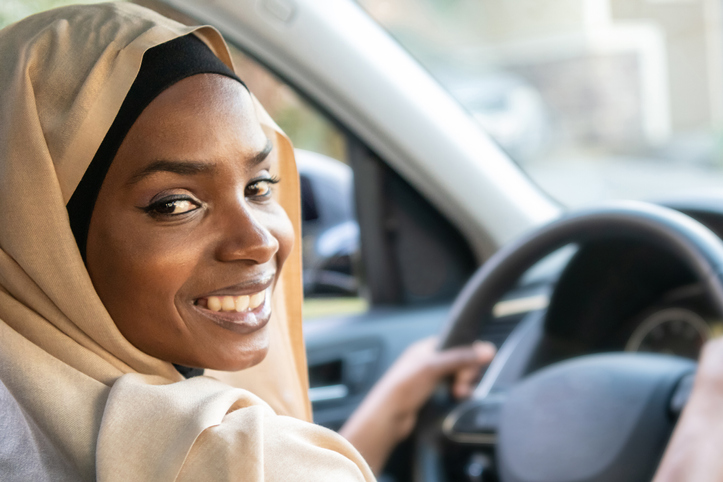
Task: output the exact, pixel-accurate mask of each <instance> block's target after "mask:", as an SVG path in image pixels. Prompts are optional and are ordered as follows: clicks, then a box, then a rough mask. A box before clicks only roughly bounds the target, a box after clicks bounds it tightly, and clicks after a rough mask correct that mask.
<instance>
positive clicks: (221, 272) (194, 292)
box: [86, 74, 293, 370]
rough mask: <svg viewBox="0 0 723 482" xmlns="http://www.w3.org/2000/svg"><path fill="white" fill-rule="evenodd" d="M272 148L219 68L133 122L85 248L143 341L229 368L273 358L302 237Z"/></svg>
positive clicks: (116, 315)
mask: <svg viewBox="0 0 723 482" xmlns="http://www.w3.org/2000/svg"><path fill="white" fill-rule="evenodd" d="M270 149H271V143H270V141H269V140H268V139H267V137H266V135H265V134H264V132H263V131H262V129H261V127H260V126H259V124H258V121H257V120H256V116H255V114H254V109H253V106H252V103H251V97H250V95H249V94H248V92H247V91H246V89H245V88H244V87H243V86H242V85H241V84H239V83H238V82H236V81H234V80H232V79H229V78H226V77H223V76H220V75H213V74H202V75H195V76H192V77H189V78H187V79H184V80H182V81H180V82H178V83H177V84H175V85H173V86H172V87H170V88H168V89H167V90H165V91H164V92H163V93H161V94H160V95H159V96H158V97H157V98H156V99H154V100H153V102H151V103H150V104H149V105H148V107H147V108H146V109H145V110H144V111H143V113H142V114H141V115H140V116H139V117H138V119H137V120H136V122H135V123H134V124H133V126H132V127H131V129H130V131H129V132H128V135H127V136H126V137H125V139H124V140H123V143H122V144H121V146H120V148H119V150H118V153H117V155H116V157H115V158H114V160H113V162H112V164H111V166H110V169H109V170H108V174H107V176H106V178H105V180H104V181H103V185H102V186H101V189H100V193H99V195H98V200H97V202H96V205H95V208H94V211H93V215H92V217H91V222H90V228H89V232H88V241H87V250H86V256H87V265H88V271H89V273H90V277H91V279H92V280H93V284H94V285H95V288H96V290H97V292H98V295H99V296H100V298H101V300H102V301H103V303H104V305H105V306H106V308H107V309H108V312H109V313H110V315H111V317H112V318H113V320H114V321H115V323H116V325H117V326H118V328H119V329H120V331H121V333H122V334H123V336H125V337H126V338H127V339H128V340H129V341H130V342H131V343H132V344H133V345H135V346H136V347H137V348H139V349H140V350H142V351H144V352H145V353H148V354H149V355H152V356H155V357H157V358H160V359H163V360H166V361H170V362H173V363H177V364H181V365H186V366H192V367H202V368H213V369H218V370H239V369H242V368H246V367H250V366H252V365H254V364H256V363H258V362H260V361H261V360H262V359H263V358H264V356H265V355H266V351H267V349H268V330H267V328H266V324H267V322H268V320H269V317H270V315H271V303H270V301H271V300H270V297H271V291H272V289H273V287H274V284H275V281H276V279H277V277H278V275H279V272H280V270H281V267H282V265H283V263H284V260H285V259H286V258H287V256H288V255H289V252H290V250H291V246H292V244H293V230H292V227H291V223H290V222H289V219H288V217H287V216H286V213H285V212H284V210H283V209H282V208H281V206H280V205H279V204H278V203H277V202H276V200H275V199H274V196H273V194H272V191H273V184H274V183H275V182H276V181H277V178H276V177H275V173H276V172H277V165H276V164H277V160H276V152H275V151H274V150H270Z"/></svg>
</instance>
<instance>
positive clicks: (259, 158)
mask: <svg viewBox="0 0 723 482" xmlns="http://www.w3.org/2000/svg"><path fill="white" fill-rule="evenodd" d="M273 148H274V144H273V143H272V142H271V139H266V145H265V146H264V148H263V149H261V151H259V153H258V154H256V155H255V156H253V157H252V158H251V159H249V164H250V166H251V167H253V166H255V165H257V164H260V163H262V162H263V161H264V159H266V158H267V157H269V154H270V153H271V150H272V149H273Z"/></svg>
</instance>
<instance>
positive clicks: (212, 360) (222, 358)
mask: <svg viewBox="0 0 723 482" xmlns="http://www.w3.org/2000/svg"><path fill="white" fill-rule="evenodd" d="M219 348H220V347H219ZM224 348H225V349H224V350H219V349H217V350H214V351H213V356H209V357H202V358H201V359H200V360H198V361H199V362H200V363H197V364H195V365H193V366H198V367H200V368H207V369H210V370H218V371H224V372H236V371H239V370H245V369H247V368H251V367H253V366H256V365H258V364H259V363H261V362H262V361H263V360H264V358H266V354H267V353H268V352H269V335H268V330H267V329H266V328H263V329H261V330H259V332H257V333H255V334H254V335H253V336H251V337H249V336H247V337H246V339H245V340H243V342H242V343H239V344H237V345H235V346H226V347H224Z"/></svg>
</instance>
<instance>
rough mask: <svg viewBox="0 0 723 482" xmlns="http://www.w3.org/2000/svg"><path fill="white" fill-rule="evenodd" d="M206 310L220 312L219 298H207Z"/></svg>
mask: <svg viewBox="0 0 723 482" xmlns="http://www.w3.org/2000/svg"><path fill="white" fill-rule="evenodd" d="M208 309H209V310H211V311H221V298H219V297H218V296H209V297H208Z"/></svg>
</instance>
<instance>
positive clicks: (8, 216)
mask: <svg viewBox="0 0 723 482" xmlns="http://www.w3.org/2000/svg"><path fill="white" fill-rule="evenodd" d="M191 32H193V34H194V35H196V36H198V37H199V38H201V39H202V40H203V41H204V42H205V43H206V44H207V45H208V46H209V47H210V48H211V49H212V50H213V52H214V53H215V54H216V55H217V56H218V57H219V58H220V59H221V60H222V61H223V62H225V63H226V64H227V65H228V66H229V67H231V68H233V65H232V62H231V58H230V56H229V53H228V51H227V48H226V45H225V44H224V41H223V39H222V38H221V36H220V34H219V33H218V32H217V31H216V30H214V29H212V28H210V27H201V28H190V27H185V26H183V25H181V24H178V23H175V22H173V21H171V20H168V19H166V18H164V17H161V16H159V15H157V14H155V13H154V12H151V11H149V10H146V9H143V8H141V7H138V6H135V5H131V4H125V3H119V4H99V5H92V6H75V7H67V8H61V9H56V10H52V11H48V12H45V13H42V14H39V15H35V16H33V17H29V18H27V19H25V20H23V21H21V22H18V23H16V24H13V25H11V26H9V27H7V28H5V29H4V30H2V31H0V66H1V67H0V379H1V380H2V381H3V382H4V384H5V385H6V386H7V387H8V389H9V390H10V392H11V393H12V394H13V396H14V397H15V398H16V399H17V400H18V402H19V404H20V405H21V406H22V408H23V410H24V411H25V413H26V415H27V416H28V417H30V418H32V420H33V421H34V422H35V423H36V424H37V426H38V427H39V428H40V429H41V430H42V431H43V432H44V433H45V434H46V435H47V436H48V437H49V439H50V440H51V442H52V443H53V444H54V445H55V446H56V447H57V448H58V449H59V450H60V452H61V453H62V454H63V455H64V456H65V457H66V458H67V459H68V462H69V463H70V465H71V466H72V467H74V470H76V471H77V472H79V473H80V474H81V477H82V478H83V479H84V480H85V479H87V480H92V479H94V478H97V479H98V480H101V481H130V480H132V481H172V480H194V481H196V480H224V481H225V480H244V481H260V480H279V481H280V480H296V481H306V480H308V481H321V480H330V481H344V480H371V479H373V476H372V475H371V472H370V471H369V468H368V467H367V465H366V464H365V462H364V461H363V460H362V459H361V457H360V456H359V454H358V453H357V452H356V451H355V450H354V449H353V447H351V445H350V444H349V443H348V442H346V441H345V440H344V439H342V438H341V437H339V436H338V435H336V434H334V433H333V432H331V431H328V430H325V429H323V428H320V427H318V426H315V425H313V424H311V423H308V421H309V420H310V406H309V402H308V398H307V395H306V392H307V376H306V360H305V354H304V345H303V338H302V333H301V312H300V304H301V296H302V295H301V279H300V273H301V270H300V255H299V253H300V251H299V247H300V239H299V236H298V233H299V229H300V226H299V217H300V216H299V187H298V182H297V179H298V176H297V173H296V166H295V164H294V160H293V151H292V148H291V145H290V143H289V142H288V140H287V139H286V138H285V137H284V135H283V134H282V133H281V132H280V131H279V129H278V127H277V126H276V125H275V124H274V123H273V121H272V120H271V119H270V118H269V117H268V115H267V114H266V112H265V111H264V110H263V108H261V106H260V105H258V102H257V103H256V104H257V105H256V109H257V116H258V119H259V122H260V123H261V124H262V125H263V127H264V128H265V129H266V130H267V132H269V134H270V135H272V137H271V138H272V139H273V140H274V141H275V149H276V150H277V152H278V155H279V159H280V174H281V178H282V179H283V180H284V182H283V183H282V185H281V188H280V189H279V201H280V202H281V204H282V206H284V208H285V209H286V211H287V213H288V214H289V217H290V218H291V220H292V222H293V223H294V227H295V229H296V233H297V240H296V249H295V251H294V253H293V254H292V255H291V257H290V259H289V260H287V262H286V264H285V266H284V270H283V273H282V276H281V279H280V280H279V282H278V286H277V289H276V291H275V293H274V305H273V312H274V315H273V318H272V321H271V327H272V338H271V349H270V352H269V355H268V357H267V359H266V360H265V361H264V362H262V363H261V364H260V365H258V366H256V367H254V368H251V369H249V370H245V371H243V372H239V373H235V374H219V373H214V376H217V377H219V378H226V379H227V381H229V382H231V383H233V384H234V385H235V386H237V387H242V389H240V388H231V387H229V386H228V385H226V384H224V383H221V382H220V381H218V380H216V379H214V378H211V377H210V376H204V377H197V378H193V379H190V380H184V379H183V378H182V377H181V376H180V375H179V373H178V372H177V371H176V370H175V369H174V368H173V366H172V365H171V364H170V363H167V362H165V361H162V360H159V359H156V358H153V357H151V356H149V355H146V354H145V353H143V352H141V351H139V350H138V349H136V348H135V347H134V346H132V345H131V344H130V343H129V342H128V341H127V340H126V339H125V338H123V336H122V335H121V334H120V332H119V331H118V329H117V328H116V326H115V324H114V323H113V320H112V319H111V318H110V316H109V315H108V313H107V312H106V310H105V308H104V306H103V304H102V303H101V301H100V299H99V298H98V296H97V294H96V293H95V290H94V289H93V285H92V283H91V280H90V278H89V276H88V273H87V271H86V269H85V266H84V264H83V261H82V259H81V256H80V254H79V252H78V249H77V247H76V243H75V239H74V237H73V234H72V232H71V230H70V226H69V222H68V216H67V211H66V208H65V205H66V203H67V201H68V199H70V196H71V195H72V194H73V190H74V189H75V188H76V186H77V184H78V183H79V181H80V179H81V177H82V176H83V173H84V171H85V169H86V168H87V167H88V165H89V163H90V161H91V159H92V158H93V155H94V153H95V151H96V150H97V148H98V146H99V145H100V143H101V141H102V140H103V137H104V135H105V132H106V131H107V129H108V128H109V127H110V125H111V123H112V122H113V119H114V117H115V115H116V113H117V112H118V110H119V108H120V106H121V103H122V102H123V99H124V97H125V95H126V93H127V92H128V90H129V88H130V86H131V84H132V83H133V80H134V78H135V76H136V74H137V72H138V69H139V67H140V64H141V59H142V56H143V53H144V52H145V51H146V50H147V49H149V48H151V47H153V46H155V45H158V44H160V43H163V42H166V41H168V40H171V39H173V38H176V37H179V36H182V35H186V34H188V33H191ZM239 75H240V76H241V77H242V78H243V72H241V73H239ZM277 414H279V415H277ZM282 415H284V416H282Z"/></svg>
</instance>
